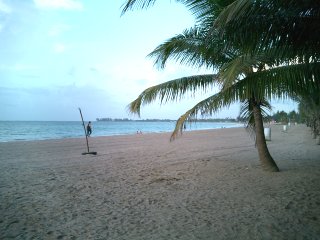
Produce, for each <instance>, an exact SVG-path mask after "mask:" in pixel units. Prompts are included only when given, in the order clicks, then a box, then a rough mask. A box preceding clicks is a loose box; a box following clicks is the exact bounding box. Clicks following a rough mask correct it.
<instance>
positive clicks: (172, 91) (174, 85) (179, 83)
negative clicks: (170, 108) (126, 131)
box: [128, 74, 217, 116]
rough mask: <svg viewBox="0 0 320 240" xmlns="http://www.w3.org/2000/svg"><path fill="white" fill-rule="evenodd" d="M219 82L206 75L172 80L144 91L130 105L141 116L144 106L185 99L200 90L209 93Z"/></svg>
mask: <svg viewBox="0 0 320 240" xmlns="http://www.w3.org/2000/svg"><path fill="white" fill-rule="evenodd" d="M216 82H217V75H215V74H204V75H195V76H190V77H183V78H179V79H175V80H171V81H168V82H165V83H162V84H159V85H156V86H153V87H150V88H148V89H146V90H144V91H143V92H142V93H141V94H140V95H139V96H138V98H137V99H136V100H134V101H133V102H131V103H130V104H129V105H128V109H129V111H130V112H131V113H135V114H138V116H140V108H141V106H142V105H145V104H150V103H151V102H154V101H155V100H157V99H159V100H160V102H161V103H166V102H168V101H175V100H179V99H181V98H183V97H184V96H185V95H186V94H187V93H190V94H194V93H195V92H196V91H198V90H202V91H204V92H205V91H207V90H208V89H210V88H212V87H213V86H214V85H215V83H216Z"/></svg>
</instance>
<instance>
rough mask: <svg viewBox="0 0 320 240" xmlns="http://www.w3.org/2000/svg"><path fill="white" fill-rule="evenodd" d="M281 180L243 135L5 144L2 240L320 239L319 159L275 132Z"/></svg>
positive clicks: (306, 141) (299, 141) (0, 171)
mask: <svg viewBox="0 0 320 240" xmlns="http://www.w3.org/2000/svg"><path fill="white" fill-rule="evenodd" d="M271 129H272V131H271V141H268V142H267V144H268V148H269V150H270V152H271V155H272V156H273V158H274V159H275V161H276V163H277V164H278V166H279V168H280V171H281V172H279V173H268V172H264V171H263V170H262V169H261V167H260V163H259V160H258V153H257V149H256V148H255V146H254V141H253V139H251V138H250V136H249V134H248V133H247V132H246V130H245V129H243V128H234V129H231V128H224V129H214V130H209V131H208V130H196V131H190V132H186V133H185V134H183V135H182V136H181V137H179V138H177V139H176V140H174V141H173V142H170V141H169V137H170V133H160V134H158V133H154V134H142V135H141V134H132V135H122V136H112V137H93V138H90V146H92V147H91V148H90V150H92V151H97V152H98V154H97V155H82V154H81V153H82V152H83V151H85V150H86V144H85V140H84V139H63V140H45V141H26V142H14V143H13V142H8V143H1V144H0V149H1V152H2V154H1V155H0V164H1V168H0V214H1V216H2V219H1V220H0V238H1V239H11V238H15V239H32V238H35V239H128V240H129V239H130V240H132V239H133V240H135V239H139V240H141V239H142V240H143V239H145V240H149V239H160V240H162V239H163V240H167V239H190V240H196V239H197V240H198V239H203V240H205V239H213V238H214V239H218V240H220V239H240V240H241V239H243V240H245V239H307V240H308V239H310V240H311V239H317V238H319V237H320V221H319V216H320V204H319V203H320V187H319V184H318V183H319V182H320V161H319V159H320V149H319V147H320V146H319V145H315V142H314V141H313V139H312V137H311V134H310V133H309V131H308V129H307V128H306V127H305V126H299V125H298V126H293V127H292V128H289V129H288V131H287V132H283V131H281V129H282V126H271Z"/></svg>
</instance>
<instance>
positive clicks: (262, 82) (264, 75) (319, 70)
mask: <svg viewBox="0 0 320 240" xmlns="http://www.w3.org/2000/svg"><path fill="white" fill-rule="evenodd" d="M230 89H233V91H235V93H236V94H237V95H238V97H239V99H240V100H243V99H246V98H250V97H251V96H252V95H254V96H255V97H256V98H257V99H264V98H267V99H271V98H278V99H287V98H290V96H292V95H305V94H308V93H310V92H316V91H318V92H319V91H320V63H312V64H308V65H306V64H294V65H289V66H282V67H277V68H272V69H268V70H265V71H259V72H253V73H250V74H248V75H247V76H246V77H245V78H243V79H241V81H239V82H237V83H236V84H234V85H233V86H232V88H231V87H229V88H227V89H225V91H230ZM230 94H231V93H230Z"/></svg>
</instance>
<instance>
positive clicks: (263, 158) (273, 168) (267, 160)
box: [253, 104, 279, 172]
mask: <svg viewBox="0 0 320 240" xmlns="http://www.w3.org/2000/svg"><path fill="white" fill-rule="evenodd" d="M253 115H254V121H255V132H256V144H257V148H258V153H259V159H260V162H261V165H262V168H263V169H264V170H266V171H269V172H279V168H278V166H277V164H276V163H275V161H274V160H273V158H272V157H271V155H270V153H269V150H268V147H267V143H266V139H265V136H264V128H263V120H262V114H261V109H260V106H259V105H258V104H253Z"/></svg>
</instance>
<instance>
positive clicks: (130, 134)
mask: <svg viewBox="0 0 320 240" xmlns="http://www.w3.org/2000/svg"><path fill="white" fill-rule="evenodd" d="M238 128H244V127H240V126H235V127H221V128H212V129H195V130H186V131H185V132H184V133H183V134H185V133H188V132H197V131H215V130H221V129H238ZM172 132H173V129H172V131H163V132H142V133H136V132H132V133H125V134H114V135H104V136H95V135H94V133H93V134H92V136H90V137H89V139H94V138H109V137H118V136H132V135H146V134H170V135H171V133H172ZM75 139H85V136H84V135H83V136H79V137H65V138H48V139H37V140H9V141H0V145H1V144H3V143H18V142H37V141H40V142H42V141H60V140H61V141H63V140H75Z"/></svg>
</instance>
